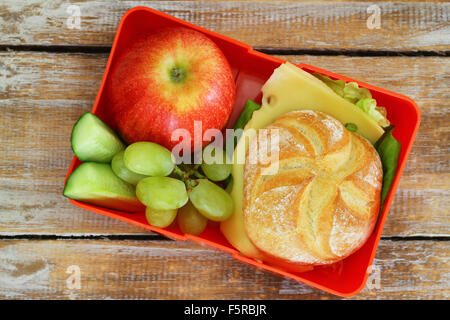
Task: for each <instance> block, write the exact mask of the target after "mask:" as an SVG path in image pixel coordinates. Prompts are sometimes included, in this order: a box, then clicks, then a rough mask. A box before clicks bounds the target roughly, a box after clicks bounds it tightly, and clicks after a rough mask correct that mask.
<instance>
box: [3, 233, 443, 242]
mask: <svg viewBox="0 0 450 320" xmlns="http://www.w3.org/2000/svg"><path fill="white" fill-rule="evenodd" d="M1 240H33V241H36V240H37V241H39V240H43V241H47V240H111V241H120V240H141V241H147V240H150V241H175V240H172V239H169V238H167V237H165V236H163V235H159V234H156V233H155V234H118V235H115V234H62V235H58V234H0V241H1ZM381 240H383V241H450V236H448V235H433V236H426V235H423V236H420V235H415V236H381Z"/></svg>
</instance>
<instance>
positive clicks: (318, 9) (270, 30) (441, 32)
mask: <svg viewBox="0 0 450 320" xmlns="http://www.w3.org/2000/svg"><path fill="white" fill-rule="evenodd" d="M374 4H375V5H376V6H377V8H379V10H380V11H379V12H380V14H381V16H380V17H381V20H380V28H373V27H372V28H369V27H368V24H369V25H372V26H373V25H374V24H373V21H374V20H372V18H371V17H372V16H373V15H374V11H373V10H372V11H370V10H369V11H368V8H369V6H371V5H374ZM70 5H77V6H78V7H79V9H80V13H81V24H80V28H79V29H77V28H69V25H68V24H67V19H68V18H69V16H70V14H73V12H74V11H72V12H69V11H67V10H68V7H69V6H70ZM135 6H148V7H151V8H154V9H157V10H160V11H163V12H166V13H168V14H170V15H173V16H175V17H178V18H180V19H183V20H186V21H189V22H192V23H194V24H197V25H200V26H202V27H205V28H207V29H210V30H213V31H216V32H218V33H221V34H224V35H226V36H229V37H232V38H236V39H238V40H240V41H243V42H245V43H248V44H251V45H252V46H256V47H265V48H297V49H319V50H322V49H326V50H343V49H344V50H382V51H384V50H393V51H395V50H397V51H398V50H400V51H405V50H406V51H410V50H433V51H442V50H449V45H450V40H449V39H450V25H449V23H448V19H449V18H448V15H449V13H450V4H449V3H445V2H442V3H439V2H374V3H372V2H370V3H367V2H282V3H280V2H272V1H261V2H255V1H250V2H239V1H231V2H230V1H220V2H217V1H210V2H205V1H92V0H89V1H77V2H74V1H71V2H70V3H69V2H67V1H43V0H31V1H26V2H22V1H16V0H4V1H2V5H1V6H0V44H2V45H21V44H26V45H44V44H45V45H100V46H110V45H111V43H112V41H113V38H114V34H115V30H116V28H117V26H118V23H119V20H120V18H121V17H122V15H123V14H124V13H125V12H126V11H127V10H128V9H130V8H133V7H135ZM375 10H377V9H375ZM371 22H372V24H371Z"/></svg>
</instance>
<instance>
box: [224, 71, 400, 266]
mask: <svg viewBox="0 0 450 320" xmlns="http://www.w3.org/2000/svg"><path fill="white" fill-rule="evenodd" d="M262 93H263V96H262V106H261V108H260V109H259V110H256V111H254V112H253V114H252V115H251V118H249V119H248V122H247V123H246V124H245V127H244V134H243V137H245V138H241V139H240V140H239V142H238V143H237V145H236V148H235V151H234V156H235V161H234V164H233V168H232V178H233V179H232V180H233V181H232V187H231V196H232V197H233V200H234V213H233V215H232V216H231V217H230V218H229V219H228V220H226V221H223V222H222V223H221V226H220V229H221V231H222V233H223V234H224V236H225V237H226V238H227V240H228V241H229V242H230V243H231V244H232V245H233V246H234V247H235V248H236V249H238V250H239V251H240V252H241V254H243V255H245V256H247V257H251V258H254V259H257V260H262V261H265V262H267V263H269V264H272V265H277V266H281V267H283V268H284V269H288V270H291V271H297V272H301V271H306V270H310V269H312V268H313V267H314V266H318V265H328V264H332V263H335V262H337V261H340V260H342V259H344V258H346V257H348V256H349V255H351V254H352V253H354V252H355V251H356V250H358V249H359V248H360V247H361V246H363V245H364V243H365V242H366V240H367V239H368V237H369V236H370V234H371V233H372V231H373V229H374V226H375V224H376V221H377V217H378V213H379V211H380V207H381V203H382V200H383V199H382V189H384V187H385V186H384V184H383V166H384V162H383V159H381V158H380V152H379V151H377V149H376V147H375V146H376V144H379V143H380V140H382V139H384V137H385V136H386V132H388V131H389V132H390V130H391V129H389V128H388V126H389V121H388V120H387V117H386V111H385V110H384V108H382V107H378V106H376V101H375V100H374V99H372V97H371V96H370V92H369V91H368V90H367V89H363V88H359V87H358V85H357V84H356V83H345V82H344V81H341V80H332V79H330V78H327V77H324V76H322V75H312V74H310V73H308V72H306V71H303V70H302V69H300V68H298V67H296V66H294V65H292V64H290V63H285V64H282V65H281V66H280V67H279V68H277V69H275V71H274V73H273V74H272V76H271V77H270V78H269V79H268V80H267V82H266V83H265V84H264V86H263V87H262ZM238 122H239V120H238ZM263 128H264V129H269V130H274V129H275V130H277V132H278V139H269V138H268V137H267V135H258V134H257V132H258V130H261V129H263ZM250 130H253V132H254V133H253V134H251V133H250V134H248V135H247V136H245V133H246V132H250ZM391 137H392V135H391ZM272 140H273V141H272ZM275 142H276V143H277V148H278V158H277V160H276V161H277V163H276V164H277V170H276V172H272V173H270V174H267V170H268V165H269V164H267V163H260V162H258V161H257V160H255V159H254V157H255V153H254V152H250V151H249V150H254V149H255V148H256V146H257V145H261V144H266V145H269V146H271V144H273V143H275ZM272 146H273V145H272ZM398 150H399V148H398ZM242 153H243V154H245V163H239V161H236V157H237V156H239V154H242ZM397 157H398V154H397ZM271 165H273V164H271ZM394 172H395V170H394ZM387 189H389V186H387Z"/></svg>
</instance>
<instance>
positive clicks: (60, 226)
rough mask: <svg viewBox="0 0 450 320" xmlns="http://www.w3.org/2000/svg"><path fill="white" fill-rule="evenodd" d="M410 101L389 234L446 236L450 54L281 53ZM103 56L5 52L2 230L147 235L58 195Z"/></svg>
mask: <svg viewBox="0 0 450 320" xmlns="http://www.w3.org/2000/svg"><path fill="white" fill-rule="evenodd" d="M283 58H286V59H287V60H290V61H292V62H297V63H298V62H304V63H308V64H312V65H316V66H319V67H322V68H325V69H329V70H332V71H335V72H337V73H341V74H344V75H346V76H349V77H353V78H356V79H360V80H363V81H367V82H369V83H371V84H374V85H377V86H380V87H385V88H388V89H390V90H392V91H396V92H399V93H402V94H405V95H407V96H410V97H411V98H412V99H414V100H415V101H416V102H417V103H418V104H419V106H420V108H421V111H422V125H421V127H420V129H419V134H418V136H417V139H416V143H415V145H414V147H413V150H412V153H411V155H410V158H409V160H408V162H407V166H406V169H405V172H404V175H403V178H402V180H401V182H400V186H399V189H398V190H397V193H396V196H395V199H394V203H393V205H392V207H391V211H390V214H389V216H388V219H387V222H386V226H385V229H384V235H385V236H442V235H444V236H445V235H449V234H450V230H449V223H448V222H449V216H448V208H449V207H450V170H449V166H448V161H449V159H448V154H449V149H450V144H449V141H450V139H449V137H450V127H449V123H450V114H449V110H450V109H449V105H448V101H449V99H450V96H449V91H448V84H449V72H448V71H449V70H450V59H449V58H440V57H422V58H419V57H384V58H381V57H379V58H362V57H343V56H336V57H317V56H284V57H283ZM106 60H107V56H106V54H68V53H64V54H56V53H36V52H2V53H0V99H1V104H0V112H1V116H0V154H1V161H0V235H20V234H28V233H32V234H59V235H67V236H70V235H75V236H77V235H90V234H106V235H107V234H148V233H146V231H143V230H141V229H139V228H137V227H133V226H129V225H127V224H125V223H122V222H119V221H115V220H113V219H110V218H106V217H103V216H100V215H98V214H95V213H92V212H86V211H84V210H81V209H78V208H76V207H74V206H73V205H71V204H70V203H69V201H67V200H66V199H64V198H63V197H62V195H61V192H62V188H63V183H64V177H65V174H66V172H67V168H68V166H69V164H70V161H71V159H72V156H73V155H72V151H71V148H70V141H69V137H70V131H71V128H72V126H73V124H74V123H75V121H76V119H77V118H78V117H79V116H80V115H81V114H82V113H84V112H85V111H88V110H90V109H91V107H92V104H93V102H94V99H95V96H96V93H97V90H98V86H99V85H100V81H101V77H102V75H103V70H104V67H105V64H106Z"/></svg>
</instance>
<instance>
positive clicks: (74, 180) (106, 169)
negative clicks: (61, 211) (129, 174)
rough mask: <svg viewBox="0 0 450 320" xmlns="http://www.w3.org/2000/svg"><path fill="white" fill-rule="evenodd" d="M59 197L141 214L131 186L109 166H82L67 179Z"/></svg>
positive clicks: (100, 164) (143, 208) (94, 163)
mask: <svg viewBox="0 0 450 320" xmlns="http://www.w3.org/2000/svg"><path fill="white" fill-rule="evenodd" d="M63 195H64V196H65V197H67V198H70V199H74V200H79V201H82V202H87V203H90V204H94V205H98V206H101V207H105V208H110V209H116V210H120V211H127V212H143V211H145V207H144V206H143V205H142V204H141V203H140V202H139V200H138V199H137V198H136V190H135V187H134V186H133V185H131V184H129V183H127V182H125V181H123V180H122V179H120V178H119V177H118V176H116V175H115V174H114V172H113V171H112V169H111V165H110V164H109V163H96V162H84V163H82V164H81V165H80V166H79V167H78V168H76V169H75V170H74V171H73V172H72V174H71V175H70V176H69V178H68V179H67V182H66V185H65V187H64V191H63Z"/></svg>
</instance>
